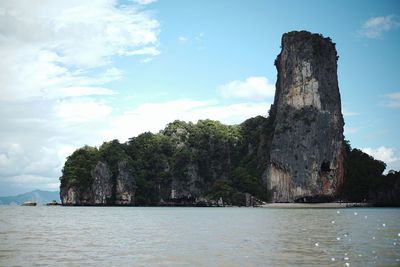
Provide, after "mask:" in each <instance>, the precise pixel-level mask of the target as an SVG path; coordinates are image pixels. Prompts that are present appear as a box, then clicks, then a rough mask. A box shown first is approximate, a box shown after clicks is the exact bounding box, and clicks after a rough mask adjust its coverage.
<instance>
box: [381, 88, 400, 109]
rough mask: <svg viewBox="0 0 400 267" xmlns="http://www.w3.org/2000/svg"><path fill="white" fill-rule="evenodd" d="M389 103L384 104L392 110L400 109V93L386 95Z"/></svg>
mask: <svg viewBox="0 0 400 267" xmlns="http://www.w3.org/2000/svg"><path fill="white" fill-rule="evenodd" d="M386 98H387V101H386V103H385V104H384V105H385V106H386V107H390V108H400V92H396V93H392V94H388V95H386Z"/></svg>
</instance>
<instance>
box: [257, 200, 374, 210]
mask: <svg viewBox="0 0 400 267" xmlns="http://www.w3.org/2000/svg"><path fill="white" fill-rule="evenodd" d="M260 207H261V208H269V209H338V208H339V209H344V208H371V207H376V205H374V204H372V203H348V202H331V203H269V204H263V205H260Z"/></svg>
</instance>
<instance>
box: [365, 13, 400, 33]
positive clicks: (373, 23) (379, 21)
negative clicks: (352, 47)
mask: <svg viewBox="0 0 400 267" xmlns="http://www.w3.org/2000/svg"><path fill="white" fill-rule="evenodd" d="M398 27H400V20H399V17H398V16H394V15H389V16H377V17H372V18H369V19H368V20H367V21H366V22H365V23H364V24H363V26H362V29H361V31H360V33H361V34H362V35H363V36H365V37H368V38H372V39H374V38H379V37H381V36H382V34H383V33H384V32H388V31H390V30H392V29H396V28H398Z"/></svg>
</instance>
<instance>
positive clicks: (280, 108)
mask: <svg viewBox="0 0 400 267" xmlns="http://www.w3.org/2000/svg"><path fill="white" fill-rule="evenodd" d="M336 61H337V53H336V49H335V45H334V44H333V43H332V41H331V40H330V39H329V38H323V37H322V36H321V35H318V34H311V33H309V32H305V31H302V32H290V33H286V34H284V35H283V37H282V51H281V53H280V54H279V55H278V57H277V59H276V61H275V65H276V68H277V70H278V80H277V82H276V93H275V100H274V104H273V105H272V106H271V112H270V114H271V118H272V119H273V121H274V122H273V127H274V132H273V138H272V141H271V151H270V152H269V166H268V168H267V170H266V171H265V173H264V175H263V176H264V177H263V179H264V181H265V182H266V183H267V188H268V189H269V190H270V191H271V196H272V200H273V201H275V202H293V201H299V200H304V199H305V200H306V201H307V199H310V198H315V197H329V196H334V195H335V192H336V191H337V189H338V188H339V187H340V185H341V184H342V182H343V153H344V147H343V124H344V122H343V116H342V112H341V101H340V94H339V87H338V81H337V64H336Z"/></svg>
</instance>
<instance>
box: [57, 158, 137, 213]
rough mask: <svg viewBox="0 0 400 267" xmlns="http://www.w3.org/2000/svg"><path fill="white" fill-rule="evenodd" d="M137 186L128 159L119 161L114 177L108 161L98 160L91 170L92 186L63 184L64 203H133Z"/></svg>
mask: <svg viewBox="0 0 400 267" xmlns="http://www.w3.org/2000/svg"><path fill="white" fill-rule="evenodd" d="M135 191H136V186H135V179H134V177H133V176H132V175H131V173H130V171H129V168H128V164H127V162H126V161H120V162H118V173H117V175H116V176H115V177H113V175H112V173H111V171H110V167H109V166H108V164H107V163H104V162H101V161H99V162H97V164H96V166H95V167H94V168H93V170H92V171H91V186H90V187H84V188H82V187H79V186H74V185H63V184H62V185H61V188H60V197H61V202H62V204H63V205H99V206H102V205H133V204H134V196H135Z"/></svg>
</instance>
